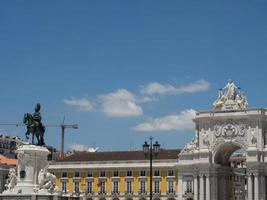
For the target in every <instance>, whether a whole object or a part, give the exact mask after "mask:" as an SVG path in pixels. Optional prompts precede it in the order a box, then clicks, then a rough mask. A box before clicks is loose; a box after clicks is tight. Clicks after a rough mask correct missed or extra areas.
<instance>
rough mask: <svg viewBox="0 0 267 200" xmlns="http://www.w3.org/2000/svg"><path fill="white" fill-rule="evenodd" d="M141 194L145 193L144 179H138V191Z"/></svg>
mask: <svg viewBox="0 0 267 200" xmlns="http://www.w3.org/2000/svg"><path fill="white" fill-rule="evenodd" d="M139 192H140V193H141V194H144V193H146V181H140V191H139Z"/></svg>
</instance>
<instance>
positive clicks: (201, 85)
mask: <svg viewBox="0 0 267 200" xmlns="http://www.w3.org/2000/svg"><path fill="white" fill-rule="evenodd" d="M209 87H210V83H209V82H208V81H206V80H198V81H196V82H194V83H190V84H188V85H183V86H180V87H175V86H173V85H170V84H165V85H164V84H161V83H158V82H153V83H149V84H148V85H146V86H144V87H142V88H141V91H140V92H141V94H143V95H153V94H160V95H162V94H179V93H195V92H202V91H207V90H208V89H209Z"/></svg>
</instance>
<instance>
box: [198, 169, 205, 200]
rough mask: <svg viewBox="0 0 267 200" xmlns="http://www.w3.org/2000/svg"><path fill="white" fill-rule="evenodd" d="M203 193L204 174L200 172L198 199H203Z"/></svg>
mask: <svg viewBox="0 0 267 200" xmlns="http://www.w3.org/2000/svg"><path fill="white" fill-rule="evenodd" d="M204 198H205V193H204V175H203V174H200V176H199V200H205V199H204Z"/></svg>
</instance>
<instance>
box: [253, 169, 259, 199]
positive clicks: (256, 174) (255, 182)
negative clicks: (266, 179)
mask: <svg viewBox="0 0 267 200" xmlns="http://www.w3.org/2000/svg"><path fill="white" fill-rule="evenodd" d="M254 194H255V196H254V200H259V174H258V173H255V175H254Z"/></svg>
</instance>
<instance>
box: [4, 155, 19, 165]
mask: <svg viewBox="0 0 267 200" xmlns="http://www.w3.org/2000/svg"><path fill="white" fill-rule="evenodd" d="M0 163H1V164H6V165H18V160H17V159H11V158H7V157H5V156H3V155H0Z"/></svg>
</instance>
